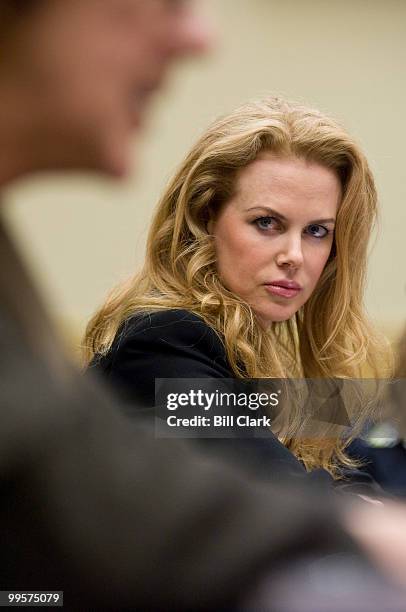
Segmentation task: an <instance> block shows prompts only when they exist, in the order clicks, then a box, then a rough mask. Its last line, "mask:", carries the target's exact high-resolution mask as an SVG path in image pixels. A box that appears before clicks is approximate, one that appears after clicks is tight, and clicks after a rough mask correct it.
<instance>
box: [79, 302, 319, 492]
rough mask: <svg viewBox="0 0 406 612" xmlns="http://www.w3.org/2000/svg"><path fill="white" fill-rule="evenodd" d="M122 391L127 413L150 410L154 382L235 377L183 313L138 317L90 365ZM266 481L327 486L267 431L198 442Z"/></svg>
mask: <svg viewBox="0 0 406 612" xmlns="http://www.w3.org/2000/svg"><path fill="white" fill-rule="evenodd" d="M91 367H92V368H94V369H96V370H99V371H100V372H101V373H102V374H103V375H104V376H105V377H106V379H107V380H108V381H109V382H110V383H111V384H112V385H113V386H114V387H115V389H116V390H117V391H118V392H119V393H121V395H122V397H123V399H125V400H126V401H127V403H128V406H129V412H130V414H131V413H132V414H133V415H136V413H137V409H138V408H137V407H139V406H142V407H144V406H149V407H151V408H152V407H153V406H154V400H155V379H156V378H233V377H234V374H233V371H232V369H231V367H230V365H229V363H228V361H227V357H226V352H225V347H224V345H223V343H222V341H221V340H220V338H219V336H218V335H217V334H216V332H215V331H214V330H213V329H212V328H211V327H209V326H208V325H207V324H206V323H205V322H204V321H203V320H202V319H201V318H200V317H199V316H197V315H196V314H194V313H191V312H189V311H187V310H179V309H178V310H163V311H158V312H153V313H150V314H144V313H142V314H138V315H136V316H134V317H132V318H131V319H130V320H128V321H126V322H125V323H124V324H123V326H122V327H121V329H120V330H119V332H118V334H117V336H116V338H115V340H114V342H113V345H112V347H111V350H110V352H109V353H108V354H107V355H106V356H104V357H102V358H97V357H96V358H95V359H94V360H93V362H92V365H91ZM197 442H198V444H199V445H202V446H203V447H204V449H205V450H206V451H207V450H209V451H210V452H217V453H221V454H222V455H223V456H225V457H226V458H227V459H230V460H232V461H233V462H236V461H237V462H238V463H239V464H240V465H242V466H243V467H245V468H247V469H249V470H250V471H251V472H254V473H255V475H256V477H260V478H263V479H265V480H275V479H276V480H279V479H285V478H286V475H287V474H289V475H292V476H298V477H306V479H307V480H308V481H311V482H316V483H318V484H321V483H323V484H324V483H328V484H331V477H330V476H329V474H327V472H325V471H324V470H316V471H315V472H314V473H312V474H311V475H308V474H307V473H306V471H305V469H304V467H303V466H302V465H301V463H299V461H298V460H297V459H296V457H295V456H294V455H293V454H292V453H291V452H290V451H289V450H288V449H287V448H286V447H285V446H284V445H283V444H282V443H281V442H279V440H278V439H277V438H276V436H274V435H273V434H272V432H269V434H267V437H266V438H244V439H241V438H240V437H236V438H233V439H231V440H230V439H228V438H227V439H198V440H197Z"/></svg>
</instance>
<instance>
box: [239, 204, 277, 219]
mask: <svg viewBox="0 0 406 612" xmlns="http://www.w3.org/2000/svg"><path fill="white" fill-rule="evenodd" d="M247 210H248V211H251V210H266V212H267V214H269V216H273V217H278V219H281V221H287V218H286V217H285V216H284V215H281V213H279V212H278V211H277V210H275V209H274V208H269V206H253V207H252V208H248V209H247Z"/></svg>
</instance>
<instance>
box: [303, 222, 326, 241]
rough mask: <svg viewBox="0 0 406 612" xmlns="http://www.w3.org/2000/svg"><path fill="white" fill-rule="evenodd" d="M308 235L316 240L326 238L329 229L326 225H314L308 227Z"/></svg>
mask: <svg viewBox="0 0 406 612" xmlns="http://www.w3.org/2000/svg"><path fill="white" fill-rule="evenodd" d="M306 233H307V234H310V236H314V238H324V237H325V236H327V234H328V229H327V228H326V227H324V225H317V224H312V225H308V226H307V228H306Z"/></svg>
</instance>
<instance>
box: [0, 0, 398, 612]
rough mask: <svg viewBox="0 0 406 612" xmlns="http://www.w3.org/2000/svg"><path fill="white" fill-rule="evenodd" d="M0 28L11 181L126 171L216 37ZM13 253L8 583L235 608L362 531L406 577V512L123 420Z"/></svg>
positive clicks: (4, 455)
mask: <svg viewBox="0 0 406 612" xmlns="http://www.w3.org/2000/svg"><path fill="white" fill-rule="evenodd" d="M0 27H1V34H2V53H1V58H0V141H1V143H2V149H1V158H0V182H1V185H2V186H6V185H7V184H9V183H10V182H11V181H12V180H14V179H17V178H19V177H22V176H25V175H26V174H27V173H32V172H35V171H40V170H52V169H68V168H71V169H81V170H83V169H88V170H96V171H99V172H104V173H106V174H109V175H113V176H123V175H125V174H126V172H127V170H128V151H127V147H128V143H129V139H130V135H131V133H132V132H133V130H134V129H135V128H137V127H138V126H139V124H140V122H141V120H142V114H143V110H144V107H145V105H146V102H147V100H148V99H149V97H150V94H151V92H152V91H153V90H154V89H155V88H156V87H157V86H158V85H159V84H160V83H161V82H162V79H163V77H164V75H165V73H166V69H167V67H168V66H169V65H170V64H171V63H172V60H174V59H176V58H178V57H181V56H183V55H187V54H190V53H192V52H197V51H201V50H203V48H204V47H205V44H206V39H207V33H206V31H205V27H204V25H203V23H202V22H200V21H199V19H198V18H197V16H196V15H195V13H194V8H193V5H192V4H191V3H189V2H184V1H182V0H172V1H171V0H148V1H145V0H37V1H36V0H33V1H29V0H20V1H18V0H8V1H7V0H3V1H2V3H1V5H0ZM0 251H1V266H0V328H1V335H0V343H1V356H2V359H1V366H0V379H1V386H0V404H1V410H2V413H1V427H0V453H1V454H0V474H1V476H0V478H1V481H0V482H1V489H2V501H1V505H0V519H1V532H2V564H1V575H2V580H1V585H2V588H3V589H12V590H24V591H29V592H33V591H36V590H38V589H42V590H64V591H65V608H66V609H70V610H79V609H96V610H101V609H112V610H119V609H124V608H130V609H137V610H140V609H148V610H151V609H162V610H171V609H172V610H196V609H215V610H219V609H221V607H222V606H224V607H227V608H228V609H229V608H230V606H231V605H233V604H234V603H236V602H238V601H242V600H243V597H244V595H245V594H247V595H248V593H249V591H250V590H253V589H254V586H255V584H256V582H257V581H259V580H260V578H261V577H262V576H263V575H264V574H265V573H267V572H270V571H271V570H273V569H275V568H276V567H279V566H280V564H281V563H282V562H285V563H287V562H289V560H290V559H292V558H294V559H297V558H298V557H299V556H300V555H301V554H309V553H311V554H314V555H319V556H320V555H323V554H328V553H331V552H338V553H340V552H343V553H345V552H346V551H351V550H354V544H353V539H352V538H350V537H348V534H350V535H353V536H354V538H356V539H357V540H358V541H359V542H360V543H361V545H362V547H363V548H364V550H366V551H369V553H370V555H371V556H372V557H376V558H377V559H378V560H379V562H380V563H381V564H382V566H384V568H385V569H386V570H387V571H389V573H390V574H391V575H393V574H394V573H396V572H395V571H394V569H393V568H394V566H395V569H396V568H398V569H399V568H400V570H401V572H403V574H404V568H405V567H406V558H405V551H404V547H403V546H402V541H400V542H399V538H400V535H401V534H402V530H401V528H402V527H403V525H404V523H406V520H405V518H404V510H403V508H401V509H398V508H396V511H397V512H400V513H401V516H400V517H398V516H397V515H396V512H395V511H392V512H391V510H390V508H385V512H384V513H381V514H379V515H378V514H376V510H375V509H374V507H373V506H372V507H371V506H369V505H367V504H361V505H359V504H358V505H356V506H355V507H353V508H350V507H347V506H346V507H345V508H344V507H343V508H341V509H340V510H339V509H337V507H336V505H335V504H334V503H332V501H331V500H330V499H328V498H327V497H326V496H323V497H319V496H317V494H316V493H315V492H312V493H310V492H307V491H306V490H302V491H299V490H297V489H294V490H291V489H289V488H286V489H280V488H276V487H274V488H273V487H272V486H267V487H261V486H260V485H258V484H256V483H255V482H248V481H247V479H245V478H244V477H243V476H242V475H239V474H238V473H236V472H233V471H231V470H229V469H227V468H225V467H221V465H220V464H217V463H214V464H212V463H209V462H207V461H203V460H200V459H199V457H198V455H195V454H194V452H193V451H192V450H190V449H189V447H187V446H184V445H182V444H180V443H175V442H173V443H171V442H165V443H163V442H162V441H160V443H159V444H156V443H155V441H154V440H153V437H152V435H151V432H148V431H146V430H145V429H144V428H143V427H142V426H141V425H138V424H137V423H134V422H129V421H127V420H126V419H125V418H124V417H121V416H120V415H119V411H118V410H117V407H116V405H115V402H114V400H113V399H111V398H110V397H109V395H108V393H107V391H105V390H103V389H101V388H99V386H98V385H97V384H96V383H95V384H93V383H92V382H91V381H86V380H83V379H82V378H81V377H80V376H79V375H78V374H77V373H76V372H75V371H74V370H73V368H72V367H71V366H70V365H69V364H68V363H67V362H66V360H65V359H64V358H63V356H62V355H61V352H60V347H59V345H58V342H57V340H56V339H55V337H54V334H53V332H52V330H51V328H50V325H49V322H48V320H47V317H46V315H45V313H44V310H43V308H42V305H41V304H40V301H39V300H38V296H37V294H36V292H35V290H34V289H33V287H32V285H31V282H30V279H29V278H28V276H27V273H26V271H25V269H24V267H23V265H22V263H21V261H20V259H19V257H18V255H17V253H16V252H15V249H14V247H13V245H12V243H11V242H10V240H9V237H8V234H7V231H6V230H5V228H4V226H3V225H1V228H0ZM391 516H392V517H393V521H392V525H394V526H395V527H396V530H395V536H396V540H395V538H394V537H392V539H390V538H387V537H386V535H387V534H386V533H385V527H386V526H387V524H388V521H389V520H390V518H391ZM368 521H369V523H368ZM360 524H362V525H363V526H365V525H368V527H369V528H368V530H367V533H365V532H364V531H362V530H361V532H360V530H359V525H360ZM371 526H372V530H371ZM377 527H380V530H379V529H377ZM404 532H405V530H404V529H403V533H404ZM377 533H378V534H379V537H378V538H377V537H376V535H375V534H377ZM394 541H396V545H397V546H396V552H397V556H396V555H394V554H393V550H394ZM347 610H348V608H347Z"/></svg>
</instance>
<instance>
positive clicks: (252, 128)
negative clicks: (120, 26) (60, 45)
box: [84, 97, 383, 474]
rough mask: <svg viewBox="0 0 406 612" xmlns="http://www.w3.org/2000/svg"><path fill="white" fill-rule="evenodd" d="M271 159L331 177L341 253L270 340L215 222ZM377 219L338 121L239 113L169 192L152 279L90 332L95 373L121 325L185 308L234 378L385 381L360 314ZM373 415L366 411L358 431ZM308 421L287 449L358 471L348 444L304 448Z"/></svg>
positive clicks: (275, 104) (283, 106) (191, 158)
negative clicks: (337, 198) (290, 160)
mask: <svg viewBox="0 0 406 612" xmlns="http://www.w3.org/2000/svg"><path fill="white" fill-rule="evenodd" d="M263 151H270V152H272V153H274V154H276V155H279V156H281V157H292V156H296V157H299V158H304V159H306V160H309V161H313V162H317V163H320V164H322V165H323V166H326V167H328V168H331V169H332V170H334V172H336V173H337V176H338V177H339V179H340V181H341V185H342V194H343V195H342V201H341V203H340V206H339V210H338V214H337V220H336V229H335V238H334V245H333V249H332V252H331V255H330V258H329V260H328V262H327V264H326V266H325V269H324V271H323V273H322V276H321V278H320V280H319V283H318V285H317V287H316V289H315V291H314V293H313V294H312V296H311V297H310V299H309V300H308V301H307V302H306V304H305V305H304V306H303V307H302V308H301V309H300V311H299V312H297V313H296V314H295V315H294V316H293V317H292V318H291V319H289V320H288V321H284V322H278V323H274V324H272V325H271V327H270V329H268V330H264V329H263V328H262V327H261V326H260V325H259V323H258V322H257V319H256V316H255V313H254V312H253V310H252V308H251V307H250V306H249V305H248V304H247V303H244V302H243V301H242V300H241V298H240V297H239V296H238V295H235V294H233V293H232V292H230V291H229V290H228V289H227V288H226V287H225V286H224V285H223V284H222V282H221V279H220V278H219V275H218V273H217V268H216V252H215V248H214V240H213V236H211V235H210V233H209V232H208V229H207V224H208V221H209V219H210V218H212V215H213V214H215V213H216V211H218V210H219V209H220V207H221V206H222V205H223V204H224V203H225V202H227V201H228V200H229V199H230V198H231V197H232V196H233V194H234V189H235V185H236V176H237V175H238V171H239V170H240V169H241V168H244V167H245V166H247V165H248V164H250V163H251V162H253V161H254V160H255V159H256V158H257V156H258V155H259V154H260V153H261V152H263ZM376 212H377V194H376V189H375V185H374V180H373V176H372V174H371V171H370V169H369V167H368V163H367V160H366V158H365V156H364V155H363V153H362V152H361V150H360V148H359V147H358V145H357V144H356V142H354V140H353V139H352V138H351V137H350V136H349V135H348V134H347V133H346V132H345V131H344V130H343V128H342V127H341V126H340V125H339V124H338V123H337V122H336V121H334V120H333V119H331V118H329V117H327V116H325V115H324V114H322V113H320V112H319V111H317V110H313V109H310V108H306V107H304V106H302V105H300V104H296V103H292V102H288V101H285V100H283V99H280V98H274V97H271V98H267V99H264V100H260V101H256V102H251V103H248V104H246V105H244V106H242V107H240V108H238V109H237V110H236V111H234V112H233V113H231V114H229V115H227V116H225V117H223V118H221V119H219V120H217V121H216V122H215V123H213V124H212V125H211V127H209V129H208V130H207V131H206V132H205V133H204V135H203V136H202V137H201V138H200V139H199V141H198V142H197V143H196V145H195V146H194V147H193V148H192V150H191V151H190V153H189V155H188V156H187V157H186V159H185V160H184V161H183V163H182V164H181V165H180V167H179V169H178V171H177V172H176V174H175V176H174V177H173V179H172V180H171V181H170V183H169V184H168V186H167V188H166V190H165V192H164V194H163V196H162V197H161V200H160V202H159V203H158V207H157V210H156V212H155V216H154V219H153V222H152V225H151V228H150V232H149V239H148V243H147V253H146V260H145V264H144V267H143V269H142V270H141V272H140V273H138V274H137V275H136V276H134V277H132V278H130V279H129V280H128V281H127V282H125V283H124V284H121V285H119V286H118V287H116V288H115V289H114V290H113V292H112V293H111V294H110V296H109V297H108V299H107V301H106V302H105V304H104V305H103V306H102V307H101V308H100V309H99V310H98V311H97V313H96V314H95V315H94V316H93V318H92V319H91V321H90V322H89V324H88V327H87V331H86V334H85V339H84V347H85V359H86V362H87V363H88V362H90V361H91V360H92V359H93V358H94V357H95V356H97V355H104V354H106V353H107V352H108V351H109V349H110V347H111V345H112V342H113V340H114V338H115V336H116V335H117V333H118V331H119V328H120V326H121V325H122V324H123V322H124V321H126V320H127V319H129V318H130V317H132V316H133V315H134V314H135V313H142V312H144V313H150V312H152V311H157V310H162V309H179V308H181V309H186V310H188V311H191V312H193V313H195V314H197V315H199V316H200V317H201V318H202V319H203V320H204V321H205V322H206V323H207V325H209V326H210V327H212V328H213V329H214V330H215V331H216V332H217V334H218V335H219V337H220V338H221V340H222V342H223V344H224V346H225V350H226V354H227V358H228V361H229V364H230V367H231V368H232V371H233V373H234V375H235V376H236V377H243V378H244V377H248V378H286V377H287V378H295V377H296V378H299V377H309V378H331V377H339V378H340V377H343V378H357V377H361V376H362V373H363V371H364V368H365V365H366V364H368V367H369V372H370V375H371V374H372V375H378V371H379V369H380V367H381V364H382V346H383V343H382V338H381V337H378V336H377V334H376V333H375V332H374V330H373V329H372V328H371V326H370V324H369V323H368V321H367V318H366V316H365V313H364V309H363V294H364V284H365V273H366V266H367V255H368V241H369V238H370V234H371V230H372V227H373V225H374V222H375V218H376ZM369 410H370V409H369V408H368V405H366V406H365V407H364V408H362V407H361V409H360V411H359V414H358V415H357V419H358V424H359V425H360V426H361V424H362V423H363V422H364V420H365V418H366V417H367V416H369ZM305 417H306V415H304V414H303V409H301V408H300V406H297V407H296V408H295V409H292V410H291V412H290V414H289V416H288V422H287V423H286V424H285V429H284V431H285V434H284V436H283V442H284V443H285V444H286V445H287V446H288V447H289V448H290V449H291V450H292V451H293V452H294V453H295V454H296V455H297V457H298V458H299V459H301V460H302V461H303V463H304V464H305V466H306V467H307V468H308V469H312V468H314V467H319V466H322V467H324V468H326V469H328V470H329V471H330V472H331V473H333V474H335V473H336V472H337V469H338V466H339V465H342V464H343V463H344V464H345V463H348V462H349V460H347V458H346V455H345V452H344V448H345V445H346V443H345V442H343V441H342V440H341V441H340V440H338V439H337V438H332V439H328V438H325V439H317V440H309V439H303V438H302V439H300V436H298V432H300V430H301V427H302V424H303V422H304V421H305V420H306V419H305ZM354 431H355V429H354Z"/></svg>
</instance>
